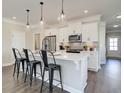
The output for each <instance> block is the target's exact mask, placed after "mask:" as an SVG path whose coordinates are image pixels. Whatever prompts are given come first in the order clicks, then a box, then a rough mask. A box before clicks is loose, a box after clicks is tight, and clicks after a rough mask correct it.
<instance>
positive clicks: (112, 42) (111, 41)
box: [109, 38, 118, 51]
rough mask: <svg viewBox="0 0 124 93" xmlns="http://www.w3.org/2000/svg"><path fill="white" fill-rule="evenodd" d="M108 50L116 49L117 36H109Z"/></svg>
mask: <svg viewBox="0 0 124 93" xmlns="http://www.w3.org/2000/svg"><path fill="white" fill-rule="evenodd" d="M109 50H111V51H117V50H118V38H109Z"/></svg>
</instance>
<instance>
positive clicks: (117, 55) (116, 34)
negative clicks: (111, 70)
mask: <svg viewBox="0 0 124 93" xmlns="http://www.w3.org/2000/svg"><path fill="white" fill-rule="evenodd" d="M110 37H117V38H118V41H119V42H118V51H110V50H109V47H108V40H109V38H110ZM106 38H107V39H106V46H107V52H106V53H107V57H115V58H121V31H118V30H117V31H108V32H107V33H106Z"/></svg>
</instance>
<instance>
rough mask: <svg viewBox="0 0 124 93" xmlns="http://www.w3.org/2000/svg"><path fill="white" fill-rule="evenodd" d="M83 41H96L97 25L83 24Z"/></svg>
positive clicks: (95, 23)
mask: <svg viewBox="0 0 124 93" xmlns="http://www.w3.org/2000/svg"><path fill="white" fill-rule="evenodd" d="M82 34H83V39H84V40H83V41H88V40H90V41H98V23H97V22H94V23H86V24H83V32H82Z"/></svg>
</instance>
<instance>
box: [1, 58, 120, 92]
mask: <svg viewBox="0 0 124 93" xmlns="http://www.w3.org/2000/svg"><path fill="white" fill-rule="evenodd" d="M2 72H3V73H2V81H3V82H2V89H3V93H39V91H40V86H41V81H40V80H34V81H33V85H32V87H30V86H29V83H28V82H26V83H24V75H23V74H22V73H21V74H20V77H19V79H18V80H17V79H16V77H15V78H13V76H12V72H13V66H8V67H3V71H2ZM44 93H48V90H46V91H44ZM53 93H68V92H66V91H63V92H61V90H60V89H59V88H55V89H54V92H53ZM85 93H121V63H120V61H119V60H111V59H109V60H107V64H106V65H103V66H102V69H101V70H100V71H99V72H98V73H95V72H88V85H87V87H86V89H85Z"/></svg>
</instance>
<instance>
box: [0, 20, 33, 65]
mask: <svg viewBox="0 0 124 93" xmlns="http://www.w3.org/2000/svg"><path fill="white" fill-rule="evenodd" d="M25 31H26V29H25V26H24V25H22V24H20V23H16V22H14V21H11V20H6V19H3V21H2V65H3V66H6V65H11V64H13V63H14V60H13V59H14V57H13V54H12V47H14V46H15V47H17V48H19V49H20V48H22V47H25V46H26V47H29V46H30V40H29V41H27V38H28V37H30V35H29V33H28V32H26V33H25ZM20 33H22V34H20ZM15 35H18V36H19V38H18V36H16V37H15ZM13 36H14V37H13ZM29 39H30V38H29ZM31 39H32V38H31ZM13 40H14V41H13ZM25 40H26V41H25ZM26 42H27V43H26ZM31 42H32V41H31ZM20 43H21V44H20ZM28 43H29V44H28ZM13 45H14V46H13ZM28 45H29V46H28Z"/></svg>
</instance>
